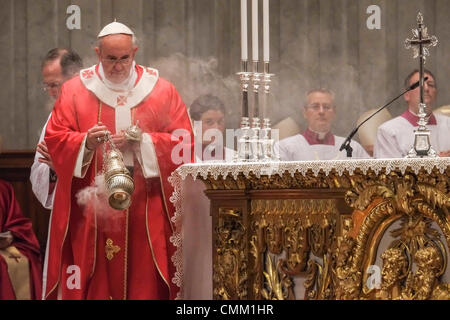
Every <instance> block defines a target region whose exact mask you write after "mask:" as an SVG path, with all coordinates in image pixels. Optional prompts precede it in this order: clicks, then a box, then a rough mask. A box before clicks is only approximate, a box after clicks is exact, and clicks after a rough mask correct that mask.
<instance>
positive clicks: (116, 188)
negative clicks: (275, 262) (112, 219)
mask: <svg viewBox="0 0 450 320" xmlns="http://www.w3.org/2000/svg"><path fill="white" fill-rule="evenodd" d="M105 140H106V141H105V143H104V144H103V174H104V177H105V185H106V191H107V192H108V202H109V205H110V206H111V207H112V208H114V209H116V210H124V209H128V208H129V207H130V204H131V195H132V194H133V191H134V181H133V178H132V177H131V175H130V171H128V169H127V168H126V167H125V164H124V162H123V156H122V153H121V152H120V151H119V150H118V149H117V148H116V146H115V145H114V142H113V141H112V140H111V138H110V135H109V134H107V135H106V137H105ZM108 142H109V146H110V150H109V151H108V152H106V144H107V143H108Z"/></svg>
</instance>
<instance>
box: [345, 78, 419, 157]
mask: <svg viewBox="0 0 450 320" xmlns="http://www.w3.org/2000/svg"><path fill="white" fill-rule="evenodd" d="M427 80H428V77H425V79H424V80H423V81H424V82H425V81H427ZM419 81H420V80H419ZM419 81H417V82H415V83H413V84H412V85H410V86H409V87H408V88H407V89H406V90H405V91H403V92H402V93H401V94H399V95H398V96H397V97H395V98H394V99H392V100H391V101H389V102H388V103H386V104H385V105H384V106H382V107H381V108H380V109H378V110H377V111H375V112H374V113H373V114H371V115H370V116H369V117H368V118H367V119H366V120H364V121H363V122H361V123H360V124H359V125H358V126H357V127H356V128H355V129H353V131H352V132H350V134H349V135H348V137H347V139H345V141H344V143H342V145H341V147H340V148H339V151H342V150H344V149H345V150H346V151H347V157H348V158H351V157H352V153H353V148H352V147H351V146H350V142H351V141H352V138H353V136H354V135H355V134H356V132H358V130H359V128H361V126H362V125H363V124H364V123H366V122H367V121H369V120H370V119H372V118H373V117H374V116H375V115H376V114H377V113H378V112H380V111H381V110H383V109H384V108H386V107H387V106H389V105H390V104H391V103H392V102H394V101H395V100H397V99H398V98H400V97H401V96H403V95H404V94H405V93H407V92H408V91H411V90H414V89H415V88H417V87H418V86H419Z"/></svg>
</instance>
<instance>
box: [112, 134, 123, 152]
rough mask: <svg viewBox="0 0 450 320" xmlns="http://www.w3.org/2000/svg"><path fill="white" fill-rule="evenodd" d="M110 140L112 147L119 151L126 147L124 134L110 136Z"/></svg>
mask: <svg viewBox="0 0 450 320" xmlns="http://www.w3.org/2000/svg"><path fill="white" fill-rule="evenodd" d="M111 140H112V141H113V142H114V145H115V146H116V147H117V148H118V149H119V150H121V151H124V149H125V148H126V147H127V138H126V137H125V132H124V131H120V132H119V133H116V134H114V135H112V136H111Z"/></svg>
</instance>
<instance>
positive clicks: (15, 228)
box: [0, 180, 42, 300]
mask: <svg viewBox="0 0 450 320" xmlns="http://www.w3.org/2000/svg"><path fill="white" fill-rule="evenodd" d="M7 233H9V237H10V240H9V241H8V242H7V243H6V244H5V241H6V238H7V236H5V234H7ZM1 234H3V235H2V236H0V300H4V299H7V300H13V299H16V298H18V299H40V298H41V290H42V280H41V279H42V265H41V255H40V251H39V243H38V241H37V239H36V236H35V234H34V232H33V228H32V226H31V221H30V219H28V218H25V217H24V216H23V214H22V211H21V210H20V207H19V204H18V202H17V200H16V198H15V197H14V190H13V188H12V186H11V184H10V183H8V182H6V181H3V180H0V235H1ZM2 243H3V244H5V245H2ZM16 250H18V252H17V251H16ZM11 256H12V258H14V259H17V260H20V259H23V258H24V257H25V258H26V259H27V260H28V265H29V268H28V270H25V271H26V272H27V275H26V277H25V278H22V279H15V280H16V281H14V280H13V279H11V278H10V276H9V273H8V271H11V270H8V268H13V267H14V266H13V265H9V266H8V263H7V261H6V259H5V257H7V258H11ZM11 264H14V261H13V262H12V263H11ZM23 279H26V280H29V283H25V284H22V283H20V282H21V280H23ZM15 285H16V286H15ZM18 286H20V287H22V288H23V287H25V288H26V289H25V292H23V291H22V294H21V296H18V292H16V290H15V289H17V287H18Z"/></svg>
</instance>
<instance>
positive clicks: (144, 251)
mask: <svg viewBox="0 0 450 320" xmlns="http://www.w3.org/2000/svg"><path fill="white" fill-rule="evenodd" d="M135 70H136V72H137V73H138V78H137V81H136V84H135V88H138V87H140V88H141V91H140V92H141V93H138V94H136V92H133V91H132V94H128V96H118V97H115V96H113V97H111V95H108V94H107V95H105V90H103V91H102V90H100V91H99V92H101V91H102V92H103V93H100V94H99V93H98V92H97V91H96V90H97V89H98V88H99V87H101V86H102V85H103V83H101V81H98V79H97V80H95V81H93V82H89V81H91V80H92V79H91V77H99V74H98V66H97V67H91V68H89V69H85V70H82V71H81V72H80V76H77V77H75V78H73V79H71V80H70V81H68V82H66V83H65V84H64V86H63V87H62V92H61V96H60V98H59V100H58V101H57V102H56V104H55V107H54V110H53V113H52V117H51V120H50V121H49V123H48V126H47V131H46V136H45V141H46V143H47V146H48V149H49V152H50V154H51V156H52V159H53V163H54V166H55V170H56V173H57V174H58V185H57V189H56V195H55V200H54V205H53V212H52V217H51V224H50V230H49V244H48V248H47V250H48V251H47V259H46V260H47V261H46V268H45V269H46V272H45V273H44V276H45V275H46V282H45V283H44V290H45V298H46V299H56V298H62V299H173V298H175V297H176V295H177V292H178V287H177V286H176V285H175V284H174V283H173V282H172V278H173V275H174V273H175V266H174V264H173V262H172V260H171V258H172V256H173V254H174V253H175V249H176V248H175V247H174V245H173V244H172V243H171V242H170V236H171V235H172V233H173V229H174V226H173V225H172V222H171V218H172V217H173V214H174V207H173V204H172V203H171V202H170V200H169V197H170V196H171V195H172V192H173V189H172V187H171V185H170V183H169V181H168V177H169V176H170V174H171V173H172V172H173V171H174V170H175V169H176V168H177V167H178V166H179V165H180V164H179V163H174V162H173V161H172V160H171V153H172V150H173V148H174V147H175V146H179V144H180V143H184V144H185V146H186V145H187V148H185V149H184V150H186V149H187V150H188V151H189V152H190V154H188V155H187V156H188V159H189V160H188V161H192V157H193V155H194V153H193V141H194V140H193V134H192V128H191V124H190V121H189V117H188V114H187V110H186V107H185V105H184V103H183V101H182V100H181V98H180V96H179V95H178V93H177V91H176V89H175V87H174V86H173V85H172V84H171V83H169V82H167V81H166V80H164V79H162V78H159V77H158V75H157V71H156V70H154V69H150V68H143V67H141V66H136V68H135ZM81 77H83V78H81ZM152 77H153V78H152ZM149 79H150V80H151V81H150V82H152V81H153V84H152V85H150V88H148V86H143V85H142V84H143V83H144V82H141V81H147V80H149ZM152 79H153V80H152ZM150 82H149V83H150ZM87 84H88V85H87ZM88 87H89V89H88ZM143 87H145V88H146V89H142V88H143ZM103 89H104V88H103ZM133 90H134V89H133ZM142 90H146V93H145V95H144V96H143V98H142V99H141V100H140V101H139V102H138V103H137V104H136V105H132V106H130V105H129V101H130V100H131V101H133V99H137V98H136V97H137V96H138V95H139V94H141V95H142V92H143V91H142ZM99 96H100V98H99ZM116 98H117V99H116ZM105 100H107V101H106V102H105ZM127 103H128V107H130V111H131V115H132V116H131V122H132V123H133V124H136V123H137V121H139V122H138V126H139V127H140V128H141V129H142V130H143V132H144V135H145V134H147V135H148V136H149V137H150V138H151V141H152V143H153V146H154V150H155V153H156V158H157V160H156V161H157V167H158V170H159V177H154V178H145V177H144V176H145V175H144V169H143V168H142V167H141V165H140V163H139V162H138V159H137V157H136V155H134V170H133V179H134V184H135V190H134V193H133V195H132V204H131V206H130V208H129V209H127V210H123V211H119V210H114V209H111V207H109V206H108V205H107V203H106V202H105V206H102V207H99V206H98V205H96V204H95V203H96V201H91V203H89V204H87V205H83V206H82V205H80V204H79V203H78V202H77V197H76V195H77V194H78V192H79V191H80V190H83V189H85V188H87V187H89V186H92V185H93V181H94V178H95V177H96V175H97V174H99V173H101V170H102V163H103V156H102V147H99V148H98V149H97V150H96V151H95V154H94V157H93V160H92V161H91V163H90V165H89V168H88V169H87V172H86V174H85V175H84V177H83V178H77V177H75V176H74V168H75V166H76V160H77V157H78V154H79V151H80V146H81V144H82V143H83V141H84V138H85V136H86V132H87V130H88V129H90V128H91V127H92V126H94V125H95V124H96V123H97V121H98V119H99V120H100V121H101V122H102V123H103V124H104V125H106V126H107V127H108V129H109V130H110V131H111V133H115V132H116V124H117V121H118V120H120V119H116V114H117V108H125V107H127ZM113 104H115V105H113ZM99 106H100V107H99ZM122 110H123V109H122ZM176 129H184V132H186V133H187V136H184V139H175V138H173V137H172V132H173V131H174V130H176ZM181 154H182V152H181ZM185 156H186V154H185ZM144 161H145V159H144ZM97 200H98V199H97Z"/></svg>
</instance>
